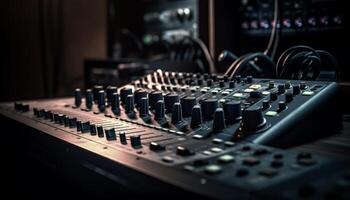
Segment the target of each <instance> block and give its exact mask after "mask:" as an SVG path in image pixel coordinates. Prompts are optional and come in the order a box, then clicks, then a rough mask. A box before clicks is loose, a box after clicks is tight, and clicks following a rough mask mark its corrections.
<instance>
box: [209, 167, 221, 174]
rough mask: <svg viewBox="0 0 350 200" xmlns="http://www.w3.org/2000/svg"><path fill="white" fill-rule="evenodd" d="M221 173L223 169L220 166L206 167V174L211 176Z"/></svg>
mask: <svg viewBox="0 0 350 200" xmlns="http://www.w3.org/2000/svg"><path fill="white" fill-rule="evenodd" d="M220 171H221V167H220V166H219V165H208V166H207V167H205V172H206V173H209V174H216V173H219V172H220Z"/></svg>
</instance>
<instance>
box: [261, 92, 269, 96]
mask: <svg viewBox="0 0 350 200" xmlns="http://www.w3.org/2000/svg"><path fill="white" fill-rule="evenodd" d="M262 94H263V95H264V96H267V95H269V94H270V92H269V91H263V92H262Z"/></svg>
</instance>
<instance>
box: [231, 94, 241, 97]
mask: <svg viewBox="0 0 350 200" xmlns="http://www.w3.org/2000/svg"><path fill="white" fill-rule="evenodd" d="M233 96H234V97H243V94H242V93H234V94H233Z"/></svg>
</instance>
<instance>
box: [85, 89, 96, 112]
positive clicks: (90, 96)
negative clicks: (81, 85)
mask: <svg viewBox="0 0 350 200" xmlns="http://www.w3.org/2000/svg"><path fill="white" fill-rule="evenodd" d="M93 101H94V96H93V93H92V90H91V89H87V90H86V92H85V106H86V108H88V109H91V108H92V104H93Z"/></svg>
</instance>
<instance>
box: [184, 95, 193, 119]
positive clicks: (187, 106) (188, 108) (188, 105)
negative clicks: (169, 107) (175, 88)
mask: <svg viewBox="0 0 350 200" xmlns="http://www.w3.org/2000/svg"><path fill="white" fill-rule="evenodd" d="M196 104H197V100H196V97H185V98H183V99H181V106H182V115H183V116H184V117H189V116H191V113H192V108H193V106H194V105H196Z"/></svg>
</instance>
